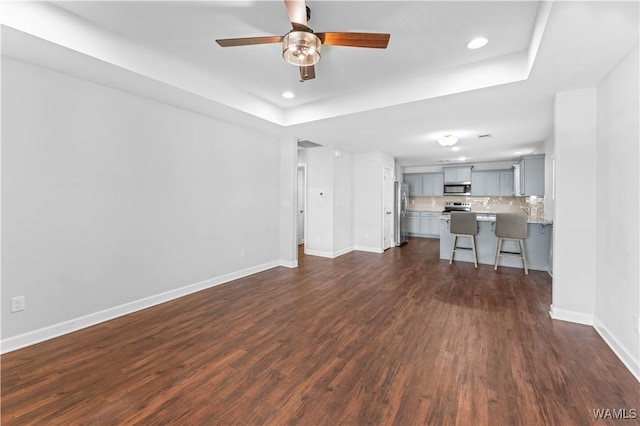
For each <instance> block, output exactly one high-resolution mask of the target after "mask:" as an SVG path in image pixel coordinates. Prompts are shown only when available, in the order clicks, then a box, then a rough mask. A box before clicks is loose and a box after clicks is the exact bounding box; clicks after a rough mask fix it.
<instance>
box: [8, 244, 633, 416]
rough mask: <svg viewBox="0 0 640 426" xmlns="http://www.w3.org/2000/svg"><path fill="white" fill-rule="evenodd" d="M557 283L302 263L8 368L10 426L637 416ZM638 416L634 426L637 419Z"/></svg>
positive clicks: (437, 266)
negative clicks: (556, 298) (555, 292)
mask: <svg viewBox="0 0 640 426" xmlns="http://www.w3.org/2000/svg"><path fill="white" fill-rule="evenodd" d="M550 303H551V280H550V278H549V276H548V275H547V274H546V273H542V272H537V271H530V272H529V276H525V275H524V273H523V271H522V270H517V269H510V268H500V269H499V270H498V271H497V272H495V271H493V269H492V267H490V266H487V265H481V266H480V267H479V269H477V270H476V269H474V268H473V265H471V264H467V263H455V262H454V264H453V265H451V266H450V265H449V264H448V263H447V262H445V261H440V260H438V242H437V240H429V239H412V240H411V241H410V242H409V244H408V245H407V246H406V247H403V248H400V249H391V250H388V251H387V252H385V253H384V254H382V255H379V254H371V253H362V252H354V253H349V254H346V255H344V256H341V257H339V258H337V259H333V260H330V259H322V258H317V257H312V256H307V257H303V258H301V259H300V267H299V268H297V269H287V268H277V269H273V270H269V271H266V272H263V273H260V274H256V275H253V276H251V277H248V278H245V279H241V280H238V281H235V282H232V283H229V284H226V285H222V286H218V287H215V288H212V289H209V290H206V291H202V292H200V293H197V294H193V295H191V296H188V297H184V298H181V299H179V300H176V301H173V302H169V303H165V304H163V305H160V306H157V307H153V308H150V309H147V310H144V311H142V312H138V313H135V314H132V315H128V316H126V317H122V318H119V319H116V320H113V321H110V322H107V323H103V324H100V325H97V326H94V327H91V328H88V329H85V330H82V331H79V332H76V333H73V334H69V335H66V336H63V337H60V338H57V339H54V340H50V341H48V342H44V343H41V344H38V345H34V346H31V347H29V348H25V349H22V350H18V351H15V352H12V353H9V354H6V355H4V356H2V358H1V361H2V407H1V408H2V424H3V425H11V424H20V425H22V424H46V425H50V424H114V425H115V424H117V425H121V424H135V423H139V424H181V425H184V424H189V425H191V424H224V425H228V424H256V425H257V424H270V425H284V424H299V425H339V424H349V425H364V424H376V425H378V424H379V425H386V424H398V425H416V424H434V425H440V424H460V425H482V424H492V425H518V424H521V425H534V424H558V425H570V424H576V425H587V424H608V423H611V424H620V421H619V420H618V421H615V420H596V419H595V418H594V414H593V410H594V409H615V410H618V409H625V410H627V411H626V413H627V415H628V417H631V414H632V413H633V411H630V410H632V409H636V410H637V409H640V402H639V401H640V384H639V383H638V382H637V381H636V380H635V379H634V378H633V376H632V375H631V374H630V373H629V372H628V371H627V370H626V369H625V368H624V366H623V365H622V363H621V362H620V361H619V360H618V359H617V358H616V357H615V355H614V354H613V353H612V352H611V350H610V349H609V348H608V347H607V346H606V344H605V343H604V342H603V341H602V340H601V339H600V338H599V336H598V335H597V334H596V332H595V331H594V330H593V329H592V328H591V327H587V326H581V325H576V324H570V323H566V322H561V321H553V320H551V319H550V318H549V314H548V310H549V305H550ZM630 422H637V420H626V421H625V422H623V424H630Z"/></svg>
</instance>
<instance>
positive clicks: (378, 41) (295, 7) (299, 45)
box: [216, 0, 391, 81]
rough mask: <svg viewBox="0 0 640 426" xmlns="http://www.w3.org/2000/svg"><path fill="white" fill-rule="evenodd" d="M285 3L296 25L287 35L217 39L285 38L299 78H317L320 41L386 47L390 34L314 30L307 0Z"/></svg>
mask: <svg viewBox="0 0 640 426" xmlns="http://www.w3.org/2000/svg"><path fill="white" fill-rule="evenodd" d="M284 5H285V8H286V9H287V14H288V15H289V22H291V27H292V28H293V30H292V31H290V32H288V33H287V34H285V35H284V36H265V37H244V38H227V39H218V40H216V42H217V43H218V44H219V45H220V46H222V47H233V46H250V45H255V44H270V43H280V42H282V57H283V58H284V60H285V61H287V62H289V63H290V64H292V65H296V66H298V67H299V68H300V81H306V80H312V79H314V78H316V71H315V67H314V65H315V64H316V63H317V62H318V61H319V60H320V46H321V45H323V44H328V45H332V46H348V47H366V48H373V49H386V48H387V44H388V43H389V38H390V37H391V36H390V35H389V34H383V33H352V32H347V33H345V32H337V33H336V32H332V33H314V32H313V30H312V29H311V28H309V27H308V26H307V22H308V21H309V19H310V18H311V10H310V9H309V8H308V7H307V6H306V5H305V2H304V0H284Z"/></svg>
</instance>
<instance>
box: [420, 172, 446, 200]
mask: <svg viewBox="0 0 640 426" xmlns="http://www.w3.org/2000/svg"><path fill="white" fill-rule="evenodd" d="M443 186H444V177H443V174H442V173H425V174H423V175H422V195H427V196H429V195H431V196H442V195H443V188H442V187H443Z"/></svg>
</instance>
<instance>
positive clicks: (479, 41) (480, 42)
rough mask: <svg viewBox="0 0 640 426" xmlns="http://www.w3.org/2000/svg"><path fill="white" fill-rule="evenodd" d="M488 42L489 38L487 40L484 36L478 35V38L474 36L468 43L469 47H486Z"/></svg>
mask: <svg viewBox="0 0 640 426" xmlns="http://www.w3.org/2000/svg"><path fill="white" fill-rule="evenodd" d="M487 43H489V40H487V39H486V38H484V37H478V38H474V39H473V40H471V41H470V42H469V43H467V47H468V48H469V49H480V48H481V47H484V46H485V45H486V44H487Z"/></svg>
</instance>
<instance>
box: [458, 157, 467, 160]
mask: <svg viewBox="0 0 640 426" xmlns="http://www.w3.org/2000/svg"><path fill="white" fill-rule="evenodd" d="M466 159H467V157H460V158H458V160H460V161H464V160H466Z"/></svg>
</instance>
